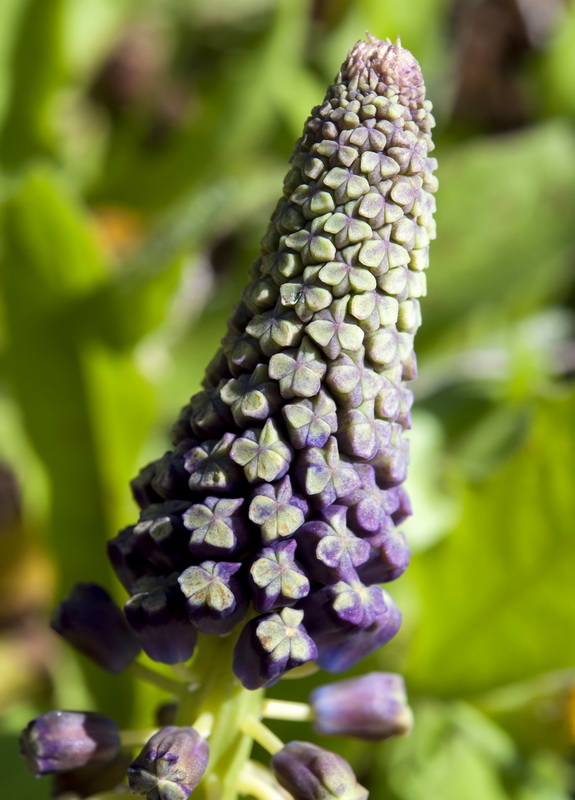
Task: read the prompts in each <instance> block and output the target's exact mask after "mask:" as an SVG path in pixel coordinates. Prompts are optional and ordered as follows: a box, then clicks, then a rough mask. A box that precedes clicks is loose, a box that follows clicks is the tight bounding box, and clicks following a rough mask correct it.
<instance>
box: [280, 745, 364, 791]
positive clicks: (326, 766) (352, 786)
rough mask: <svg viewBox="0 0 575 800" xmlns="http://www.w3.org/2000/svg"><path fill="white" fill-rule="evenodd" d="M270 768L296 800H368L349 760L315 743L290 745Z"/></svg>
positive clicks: (281, 752)
mask: <svg viewBox="0 0 575 800" xmlns="http://www.w3.org/2000/svg"><path fill="white" fill-rule="evenodd" d="M271 767H272V770H273V772H274V775H275V776H276V778H277V780H278V782H279V784H280V786H282V787H283V788H284V789H287V791H288V792H290V794H292V795H293V797H294V800H367V796H368V792H367V789H365V788H364V787H363V786H360V784H359V783H358V782H357V778H356V777H355V775H354V772H353V770H352V768H351V767H350V765H349V764H348V763H347V761H346V760H345V759H343V758H342V757H341V756H338V755H336V754H335V753H331V752H330V751H329V750H324V749H323V748H322V747H317V745H315V744H310V743H309V742H289V744H286V746H285V747H284V748H283V749H282V750H280V751H279V753H276V754H275V756H273V758H272V760H271Z"/></svg>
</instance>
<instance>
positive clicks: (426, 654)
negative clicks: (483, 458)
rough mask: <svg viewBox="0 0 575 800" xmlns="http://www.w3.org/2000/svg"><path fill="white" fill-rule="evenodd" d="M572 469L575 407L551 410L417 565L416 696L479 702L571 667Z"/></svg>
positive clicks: (542, 407)
mask: <svg viewBox="0 0 575 800" xmlns="http://www.w3.org/2000/svg"><path fill="white" fill-rule="evenodd" d="M574 458H575V395H570V396H567V397H563V398H560V399H556V400H546V401H541V402H540V403H539V404H538V406H537V408H536V413H535V419H534V423H533V426H532V429H531V431H530V433H529V435H528V437H527V439H526V441H525V443H524V445H523V446H522V447H521V449H520V450H519V451H518V452H517V453H516V454H515V455H514V457H513V458H511V459H510V460H508V461H507V463H506V464H505V466H504V467H502V468H501V469H499V470H498V471H497V472H496V473H495V474H493V475H491V476H490V477H489V478H488V479H486V480H484V481H483V482H481V483H479V484H476V485H473V486H468V487H467V489H466V492H465V493H464V497H463V511H462V518H461V520H460V522H459V524H458V525H457V527H456V528H455V530H454V531H453V532H452V533H451V534H450V536H448V537H447V539H445V540H444V541H442V542H441V543H440V544H439V545H437V546H436V547H434V548H433V549H431V550H429V551H427V552H426V553H424V554H422V555H420V556H419V557H418V558H416V559H415V560H414V563H413V564H412V567H411V570H410V572H411V579H412V580H413V581H414V582H415V585H416V589H417V592H418V595H419V603H420V609H421V615H420V619H419V625H418V627H417V630H416V631H415V634H414V639H413V643H412V647H411V650H410V653H409V657H408V663H407V673H408V675H409V677H410V679H411V681H412V683H413V684H414V686H416V687H417V689H418V690H420V691H425V692H432V693H434V694H440V695H448V696H457V695H461V694H469V693H474V692H480V691H484V690H487V689H489V688H490V687H495V686H499V685H503V684H505V683H511V682H514V681H518V680H522V679H525V678H528V677H530V676H534V675H536V674H538V673H541V672H547V671H550V670H554V669H560V668H563V667H568V666H571V665H572V664H573V662H574V661H575V639H573V638H572V637H571V638H570V637H568V636H566V635H565V631H567V630H569V629H570V626H571V625H572V620H573V617H574V615H575V594H574V593H573V590H572V587H573V559H574V558H575V539H574V537H573V518H574V516H575V494H574V493H573V489H572V470H573V463H574Z"/></svg>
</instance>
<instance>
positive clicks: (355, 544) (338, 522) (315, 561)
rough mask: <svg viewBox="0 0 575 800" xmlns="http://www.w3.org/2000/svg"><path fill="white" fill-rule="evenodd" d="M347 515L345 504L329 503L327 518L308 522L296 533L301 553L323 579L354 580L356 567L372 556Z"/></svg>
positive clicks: (309, 568)
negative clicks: (350, 527)
mask: <svg viewBox="0 0 575 800" xmlns="http://www.w3.org/2000/svg"><path fill="white" fill-rule="evenodd" d="M346 515H347V509H346V508H345V507H344V506H329V507H328V508H326V509H325V510H324V511H323V512H322V517H323V520H324V521H322V520H318V521H316V522H308V523H306V524H305V525H303V526H302V527H301V528H300V529H299V531H298V532H297V534H296V540H297V542H298V555H299V557H300V558H301V560H302V562H303V563H304V564H305V566H306V568H307V569H308V572H309V574H310V576H312V577H313V578H314V579H315V580H317V581H321V582H322V583H332V582H336V581H338V580H353V578H355V576H356V567H358V566H359V565H360V564H364V563H365V562H366V561H367V559H368V558H369V553H370V549H369V544H368V543H367V542H366V541H364V540H363V539H360V538H359V537H358V536H355V535H354V534H353V533H352V532H351V531H350V530H349V528H348V527H347V524H346Z"/></svg>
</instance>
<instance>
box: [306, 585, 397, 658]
mask: <svg viewBox="0 0 575 800" xmlns="http://www.w3.org/2000/svg"><path fill="white" fill-rule="evenodd" d="M302 607H303V609H304V611H305V620H306V627H307V629H308V631H309V633H310V635H311V636H312V637H313V640H314V642H315V643H316V644H317V645H318V647H319V648H320V650H321V649H322V648H324V647H325V646H326V645H330V644H335V643H337V642H341V641H342V640H344V639H348V638H349V637H351V636H353V635H354V634H357V633H358V631H363V630H366V629H367V628H369V627H370V626H371V625H372V624H373V623H374V622H375V620H376V619H379V618H380V617H381V616H382V615H383V614H385V613H386V610H387V606H386V604H385V600H384V597H383V595H382V591H381V588H380V587H379V586H364V584H363V583H362V582H361V581H359V580H357V578H356V579H354V580H352V581H351V582H350V583H346V582H345V581H338V583H336V584H333V585H330V586H324V587H323V588H322V589H319V590H316V591H314V592H312V593H311V594H310V595H309V597H308V598H306V600H304V602H303V603H302Z"/></svg>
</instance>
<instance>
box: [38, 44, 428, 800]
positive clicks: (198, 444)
mask: <svg viewBox="0 0 575 800" xmlns="http://www.w3.org/2000/svg"><path fill="white" fill-rule="evenodd" d="M430 109H431V105H430V103H429V102H428V101H426V100H425V90H424V84H423V79H422V76H421V72H420V70H419V66H418V64H417V62H416V61H415V59H414V58H413V56H412V55H411V54H410V53H409V52H408V51H406V50H404V49H403V48H402V47H401V45H400V44H399V42H397V43H395V44H392V43H391V42H389V41H386V42H381V41H379V40H377V39H375V38H373V37H371V36H370V37H368V40H367V41H360V42H358V43H357V45H356V46H355V48H354V49H353V50H352V51H351V53H350V54H349V56H348V58H347V60H346V61H345V62H344V64H343V66H342V69H341V72H340V73H339V75H338V76H337V78H336V81H335V84H334V85H333V86H331V87H330V88H329V90H328V92H327V95H326V98H325V100H324V102H323V104H322V105H321V106H317V107H316V108H315V109H314V110H313V111H312V114H311V116H310V117H309V119H308V120H307V122H306V124H305V127H304V133H303V136H302V137H301V138H300V140H299V141H298V142H297V144H296V147H295V150H294V153H293V155H292V158H291V169H290V170H289V172H288V174H287V176H286V178H285V181H284V192H283V196H282V198H281V199H280V201H279V203H278V205H277V207H276V209H275V211H274V213H273V215H272V218H271V221H270V226H269V229H268V231H267V233H266V235H265V236H264V238H263V240H262V245H261V255H260V257H259V258H258V259H257V260H256V261H255V262H254V264H253V265H252V267H251V269H250V282H249V283H248V285H247V286H246V288H245V289H244V292H243V294H242V298H241V300H240V302H239V304H238V305H237V306H236V308H235V310H234V312H233V314H232V317H231V319H230V321H229V325H228V332H227V334H226V336H225V337H224V339H223V340H222V345H221V348H220V350H219V351H218V353H217V354H216V356H215V357H214V359H213V360H212V362H211V363H210V364H209V366H208V367H207V370H206V375H205V378H204V381H203V390H202V391H201V392H199V393H198V394H196V395H194V396H193V397H192V398H191V400H190V402H189V404H188V405H187V406H185V408H184V409H183V410H182V412H181V414H180V417H179V419H178V421H177V423H176V425H175V426H174V440H173V449H172V450H169V451H168V452H167V453H165V454H164V456H163V457H162V458H160V459H159V460H158V461H155V462H153V463H152V464H149V465H148V466H147V467H145V468H144V469H143V470H142V471H141V473H140V475H139V476H138V477H137V478H136V479H135V480H134V481H133V482H132V489H133V494H134V497H135V499H136V501H137V503H138V505H139V506H140V509H141V513H140V518H139V520H138V522H137V523H136V524H134V525H132V526H129V527H128V528H126V529H124V530H123V531H121V532H120V534H119V535H118V536H117V537H116V538H115V539H113V540H112V541H110V542H109V545H108V553H109V557H110V560H111V563H112V565H113V567H114V570H115V572H116V574H117V576H118V578H119V580H120V581H121V582H122V584H123V586H124V587H125V589H126V591H127V592H128V593H129V599H128V601H127V602H126V604H125V608H124V613H122V612H121V611H120V609H118V608H117V607H116V606H115V605H114V604H113V602H112V601H111V599H110V598H109V596H108V595H107V594H106V593H105V592H104V591H103V590H102V589H100V588H99V587H96V586H93V585H89V584H82V585H79V586H78V587H77V588H76V589H75V590H74V592H73V593H72V595H71V596H70V597H69V598H68V599H67V600H66V601H65V602H64V603H63V604H62V605H61V607H60V609H59V610H58V611H57V612H56V614H55V617H54V620H53V627H54V628H55V629H56V630H57V631H58V632H59V633H60V634H62V635H63V636H64V637H65V638H67V639H68V640H69V641H70V642H71V643H72V644H74V645H75V646H76V647H77V648H78V649H80V650H81V651H82V652H84V653H85V654H86V655H88V656H89V657H91V658H93V659H94V660H95V661H97V662H98V663H100V664H101V665H102V666H103V667H105V668H106V669H108V670H110V671H111V672H118V671H121V670H122V669H125V668H126V667H128V666H129V665H130V664H132V663H133V662H134V659H135V658H136V657H137V655H138V653H139V651H140V649H143V650H144V652H145V653H146V654H147V656H148V657H149V658H150V659H152V660H154V661H157V662H162V663H164V664H169V665H180V664H181V663H182V662H188V661H190V659H192V658H193V661H192V662H191V665H190V669H191V670H192V672H193V671H194V670H195V667H196V664H197V662H198V660H201V652H202V647H205V648H207V647H208V645H207V644H206V643H207V642H208V641H209V640H212V639H214V640H217V641H221V642H224V643H227V644H226V645H225V646H226V647H228V650H226V652H227V653H228V659H229V664H228V665H229V666H230V667H231V669H232V670H233V675H234V676H235V679H236V680H237V681H239V683H241V685H242V686H243V687H244V688H245V689H247V690H252V691H257V690H261V689H263V688H266V687H269V686H272V685H273V684H274V683H275V682H276V681H278V680H279V679H280V678H281V677H282V676H283V675H284V674H285V673H286V672H288V671H291V670H293V669H295V668H302V667H304V665H310V664H311V665H317V666H319V667H320V668H323V669H325V670H327V671H329V672H332V673H341V672H344V671H345V670H347V669H349V668H350V667H353V666H354V665H355V664H357V663H358V662H359V661H360V660H361V659H363V658H364V657H365V656H368V655H369V654H371V653H373V652H374V651H375V650H376V649H378V648H379V647H381V646H382V645H384V644H386V643H387V642H388V641H389V640H390V639H391V638H392V637H393V636H394V635H395V634H396V633H397V630H398V628H399V625H400V621H401V614H400V612H399V610H398V608H397V606H396V605H395V603H394V601H393V599H392V597H391V595H390V594H389V593H388V592H387V591H386V590H385V589H383V588H382V587H381V585H380V584H382V583H388V582H390V581H393V580H394V579H396V578H397V577H399V576H400V575H401V574H402V573H403V571H404V570H405V569H406V567H407V565H408V562H409V550H408V546H407V544H406V541H405V538H404V536H403V534H402V533H401V532H400V531H399V530H398V528H397V526H398V525H399V524H400V523H401V522H402V520H404V519H405V517H406V516H408V515H409V513H410V506H409V500H408V498H407V496H406V493H405V490H404V489H403V487H402V483H403V481H404V479H405V476H406V469H407V462H408V448H407V440H406V439H405V437H404V433H405V430H406V429H408V428H409V427H410V408H411V403H412V393H411V391H410V390H409V389H408V388H407V387H406V386H405V382H406V381H409V380H411V379H413V378H414V377H415V375H416V361H415V355H414V349H413V342H414V336H415V333H416V331H417V329H418V327H419V324H420V320H421V316H420V309H419V300H418V298H419V297H421V296H422V295H424V294H425V292H426V281H425V272H424V270H425V268H426V267H427V265H428V249H429V242H430V239H432V238H434V236H435V228H434V223H433V212H434V210H435V201H434V198H433V192H435V190H436V179H435V178H434V176H433V170H434V169H435V166H436V162H435V159H433V158H430V157H429V152H430V151H431V150H432V149H433V144H432V141H431V136H430V131H431V128H432V127H433V124H434V123H433V117H432V115H431V113H430ZM198 642H200V645H199V646H197V645H198ZM230 643H231V645H230ZM223 646H224V645H222V647H223ZM200 672H201V670H200ZM168 680H169V679H168ZM228 681H229V682H230V683H231V684H233V683H234V678H233V677H231V676H229V677H228ZM164 683H165V681H164ZM174 693H175V694H177V692H174ZM270 702H273V701H270ZM192 705H193V704H192ZM296 705H298V704H296ZM299 705H301V704H299ZM207 708H208V706H207V705H206V704H204V705H202V704H201V703H198V704H196V706H195V709H196V711H203V712H205V713H204V714H203V716H202V714H200V719H201V720H202V725H203V724H204V723H205V721H206V713H208V712H207V711H206V709H207ZM262 708H263V707H261V708H260V711H261V715H264V713H263V711H262ZM215 716H216V717H217V713H216V715H215ZM256 716H257V715H256ZM208 717H209V718H210V719H211V720H212V721H211V723H210V724H209V725H208V726H207V728H206V730H207V731H208V732H209V730H211V728H210V725H215V728H214V731H215V730H216V729H217V721H216V722H214V719H213V718H214V708H213V707H210V708H209V713H208ZM311 717H313V718H314V719H315V727H316V730H317V731H318V732H320V733H325V734H343V735H352V736H358V735H359V736H364V737H365V738H385V737H387V736H390V735H394V734H397V733H405V732H406V731H407V730H408V729H409V727H410V717H409V712H408V710H406V705H405V694H404V690H403V686H402V684H401V679H400V678H399V677H398V676H384V675H379V674H377V673H374V674H371V675H368V676H365V677H364V678H360V679H356V680H354V681H343V682H341V683H339V684H335V685H333V686H326V687H323V688H322V689H320V690H318V691H317V692H316V693H315V694H314V696H313V697H312V711H311V712H310V718H311ZM40 720H43V718H40ZM177 720H178V722H177V724H176V725H171V726H168V727H165V728H162V729H161V730H160V731H159V732H158V733H155V734H154V735H153V736H152V738H150V740H149V741H148V744H147V745H146V746H145V747H144V750H143V751H142V753H141V754H140V755H139V756H138V758H137V759H136V761H135V762H134V763H133V764H132V766H131V767H130V770H129V781H130V788H131V790H132V792H134V793H139V794H143V795H146V796H147V797H149V798H155V797H158V798H164V797H165V798H180V797H181V798H185V797H188V795H189V794H190V792H191V791H192V789H193V788H194V786H195V785H197V783H198V781H199V780H200V779H201V777H202V774H203V773H204V771H205V770H207V771H208V773H209V772H210V769H211V767H210V766H209V765H210V764H211V760H210V761H208V746H207V744H206V742H205V741H204V738H203V737H202V736H200V735H199V734H198V733H197V731H195V730H194V729H192V728H190V727H189V725H190V724H191V723H192V721H193V720H185V725H181V724H180V723H181V722H182V718H181V715H180V716H178V717H177ZM48 722H49V721H48ZM41 724H43V723H41V722H40V721H36V722H35V723H33V725H36V726H37V729H38V730H40V728H38V726H41ZM259 724H261V723H258V722H257V720H256V721H255V722H254V725H252V728H251V733H250V732H248V731H247V730H244V728H245V726H244V727H242V728H241V729H242V731H243V733H244V734H246V735H248V734H249V735H251V736H252V738H255V739H257V740H258V741H259V740H260V739H261V738H262V736H263V741H264V743H265V740H266V736H267V734H265V733H264V734H262V730H261V728H258V725H259ZM254 726H255V727H254ZM240 727H241V726H240ZM265 730H266V731H267V729H265ZM269 733H270V736H272V737H273V734H271V732H269ZM206 735H207V734H206ZM258 736H259V737H260V738H259V739H258ZM30 737H31V733H30V732H27V733H26V734H25V745H24V747H25V749H26V747H27V744H26V742H29V740H30ZM40 738H42V737H41V736H40ZM216 738H217V736H216V733H214V734H213V739H214V740H215V739H216ZM210 744H211V742H210ZM268 744H269V741H268ZM276 745H277V742H276V743H275V744H273V743H272V745H271V746H270V747H268V749H270V751H271V752H273V753H275V755H274V757H273V761H272V768H273V770H274V773H275V775H276V777H277V780H278V781H279V783H280V784H281V785H282V786H284V787H285V788H286V789H287V790H288V791H290V792H291V794H292V795H293V796H294V797H295V798H296V800H297V798H302V800H307V798H315V797H318V798H320V797H322V798H323V797H326V798H327V797H334V798H347V799H348V800H360V798H363V797H366V796H367V795H366V793H365V790H363V789H362V788H361V787H359V785H358V784H357V782H356V781H355V777H354V776H353V773H352V772H351V770H350V768H349V766H348V765H347V764H345V762H342V760H341V759H339V758H338V757H337V756H335V755H333V754H329V753H327V751H323V750H321V748H317V747H315V746H312V745H309V744H305V743H301V742H295V743H292V744H290V745H287V746H286V747H283V746H282V747H279V751H278V747H277V746H276ZM95 752H98V750H97V748H96V750H95ZM190 754H192V755H193V758H192V756H191V755H190ZM82 758H83V756H82ZM190 759H191V760H192V761H193V765H192V764H191V761H190ZM63 763H64V764H65V766H64V767H62V768H63V769H68V768H69V764H68V763H67V762H66V760H65V759H64V761H63ZM42 765H43V761H42V760H41V758H40V756H38V758H37V769H38V771H39V772H44V771H47V770H46V769H45V768H44V766H42ZM246 780H247V779H246ZM254 780H255V779H254ZM256 783H257V781H256ZM175 786H177V787H178V788H177V789H175V788H174V787H175ZM166 787H168V788H166ZM338 787H343V788H341V789H340V788H338ZM252 790H253V791H252ZM252 790H250V791H252V793H253V792H255V789H253V787H252ZM231 796H232V795H230V797H231ZM256 796H257V793H256Z"/></svg>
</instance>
